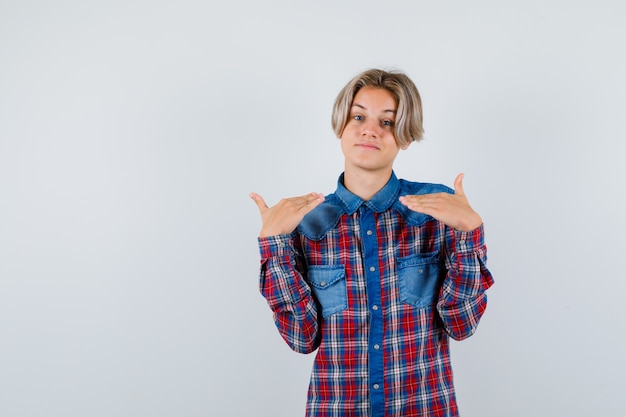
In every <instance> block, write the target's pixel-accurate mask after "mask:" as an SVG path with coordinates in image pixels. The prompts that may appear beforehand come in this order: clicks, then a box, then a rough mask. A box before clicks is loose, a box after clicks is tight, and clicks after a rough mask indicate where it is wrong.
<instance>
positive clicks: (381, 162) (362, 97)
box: [341, 87, 400, 175]
mask: <svg viewBox="0 0 626 417" xmlns="http://www.w3.org/2000/svg"><path fill="white" fill-rule="evenodd" d="M397 108H398V106H397V105H396V100H395V99H394V97H393V95H392V94H391V93H390V92H389V91H387V90H385V89H382V88H374V87H363V88H361V89H360V90H359V91H358V92H357V94H356V96H355V97H354V100H353V101H352V107H351V108H350V116H349V118H348V123H347V124H346V127H345V128H344V130H343V133H342V134H341V150H342V151H343V154H344V157H345V169H346V171H350V170H352V171H354V170H365V171H368V172H380V173H381V174H384V175H388V174H389V172H391V169H392V165H393V161H394V160H395V158H396V156H397V155H398V151H399V150H400V148H399V147H398V144H397V143H396V138H395V136H394V134H393V127H394V123H395V120H396V110H397Z"/></svg>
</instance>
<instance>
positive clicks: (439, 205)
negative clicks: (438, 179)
mask: <svg viewBox="0 0 626 417" xmlns="http://www.w3.org/2000/svg"><path fill="white" fill-rule="evenodd" d="M463 176H464V174H459V175H457V177H456V179H455V180H454V194H448V193H435V194H423V195H407V196H401V197H400V202H401V203H402V204H404V205H405V206H407V207H408V208H409V209H411V210H413V211H415V212H418V213H424V214H428V215H429V216H432V217H434V218H435V219H437V220H439V221H442V222H443V223H445V224H446V225H448V226H450V227H453V228H455V229H457V230H462V231H466V232H469V231H470V230H474V229H476V228H477V227H478V226H480V225H481V224H482V223H483V220H482V219H481V217H480V216H479V215H478V213H476V212H475V211H474V209H472V207H471V206H470V204H469V201H468V200H467V197H466V196H465V192H464V191H463Z"/></svg>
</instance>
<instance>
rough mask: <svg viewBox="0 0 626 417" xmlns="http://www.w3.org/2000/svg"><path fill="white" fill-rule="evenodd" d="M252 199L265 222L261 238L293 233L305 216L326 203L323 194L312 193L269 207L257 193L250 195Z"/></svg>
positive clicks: (285, 199) (281, 201) (287, 199)
mask: <svg viewBox="0 0 626 417" xmlns="http://www.w3.org/2000/svg"><path fill="white" fill-rule="evenodd" d="M250 198H252V199H253V200H254V202H255V203H256V205H257V207H258V208H259V212H260V213H261V220H262V221H263V226H262V227H261V232H260V233H259V237H267V236H275V235H281V234H285V233H291V232H293V231H294V230H295V228H296V227H298V224H300V222H301V221H302V219H303V218H304V216H305V215H306V214H307V213H308V212H310V211H311V210H313V209H314V208H315V207H317V206H318V205H320V203H322V201H324V195H323V194H320V193H310V194H306V195H303V196H300V197H292V198H283V199H282V200H280V201H279V202H278V204H276V205H275V206H273V207H268V206H267V204H265V200H263V197H261V196H260V195H258V194H257V193H250Z"/></svg>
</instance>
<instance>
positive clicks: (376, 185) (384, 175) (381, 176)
mask: <svg viewBox="0 0 626 417" xmlns="http://www.w3.org/2000/svg"><path fill="white" fill-rule="evenodd" d="M391 172H392V171H391V169H389V170H385V171H365V170H358V171H354V170H348V169H346V170H345V171H344V173H343V185H344V187H346V188H347V189H348V190H349V191H350V192H351V193H353V194H355V195H357V196H359V197H360V198H362V199H363V200H365V201H369V200H370V199H371V198H372V197H374V195H376V193H377V192H379V191H380V190H381V189H382V188H383V187H384V186H385V184H387V182H388V181H389V178H391Z"/></svg>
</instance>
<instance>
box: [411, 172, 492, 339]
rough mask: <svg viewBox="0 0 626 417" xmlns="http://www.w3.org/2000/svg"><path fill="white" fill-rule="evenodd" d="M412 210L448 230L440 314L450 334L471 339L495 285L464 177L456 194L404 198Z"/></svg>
mask: <svg viewBox="0 0 626 417" xmlns="http://www.w3.org/2000/svg"><path fill="white" fill-rule="evenodd" d="M400 202H401V203H402V204H404V205H406V206H407V207H408V208H409V209H411V210H413V211H416V212H419V213H425V214H428V215H430V216H433V217H434V218H436V219H437V220H439V221H441V222H443V223H444V224H445V225H446V226H447V227H446V243H445V249H444V252H445V258H446V259H445V264H446V270H447V274H446V277H445V279H444V282H443V284H442V287H441V290H440V293H439V300H438V302H437V310H438V311H439V315H440V317H441V319H442V321H443V325H444V327H445V329H446V332H447V333H448V334H449V335H450V337H452V338H453V339H456V340H461V339H465V338H467V337H469V336H471V335H472V334H473V333H474V331H475V330H476V326H477V325H478V322H479V320H480V318H481V316H482V314H483V313H484V311H485V308H487V295H486V294H485V291H486V290H487V289H488V288H489V287H491V285H493V277H492V276H491V273H490V272H489V270H487V267H486V262H487V248H486V246H485V244H484V236H483V225H482V219H481V217H480V215H478V213H476V212H475V211H474V210H473V209H472V207H471V206H470V204H469V201H468V200H467V197H466V196H465V192H464V191H463V174H459V175H458V176H457V177H456V179H455V181H454V194H448V193H437V194H424V195H412V196H403V197H400Z"/></svg>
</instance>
